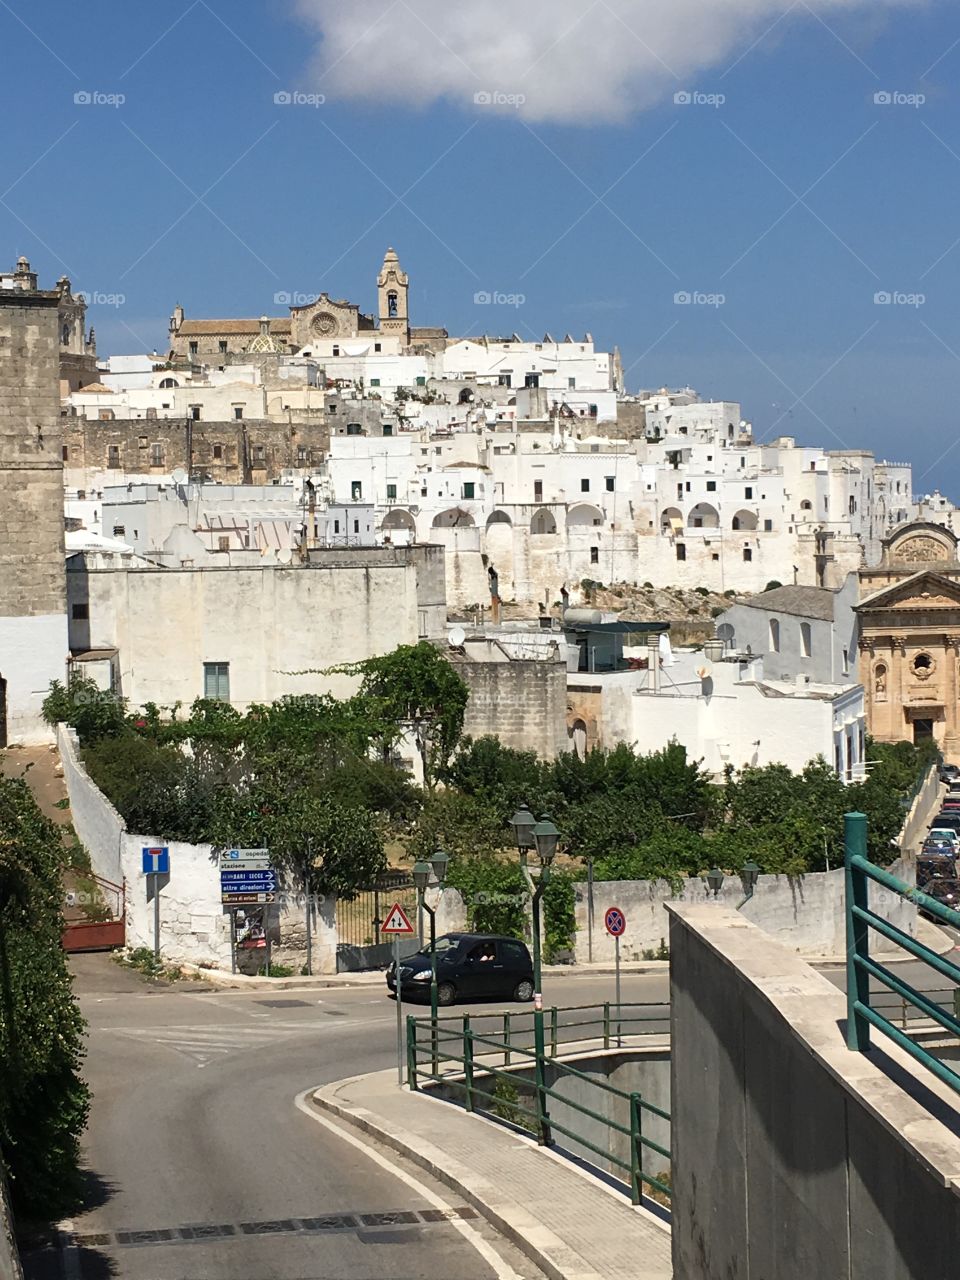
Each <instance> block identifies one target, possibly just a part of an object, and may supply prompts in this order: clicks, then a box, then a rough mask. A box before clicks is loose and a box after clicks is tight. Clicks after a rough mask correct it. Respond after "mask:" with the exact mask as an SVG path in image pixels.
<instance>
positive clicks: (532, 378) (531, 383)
mask: <svg viewBox="0 0 960 1280" xmlns="http://www.w3.org/2000/svg"><path fill="white" fill-rule="evenodd" d="M523 385H524V386H525V387H539V385H540V375H539V373H528V374H527V375H526V376H525V377H524V379H523Z"/></svg>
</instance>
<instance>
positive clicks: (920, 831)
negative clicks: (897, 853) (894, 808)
mask: <svg viewBox="0 0 960 1280" xmlns="http://www.w3.org/2000/svg"><path fill="white" fill-rule="evenodd" d="M945 789H946V788H945V787H944V786H943V784H942V783H941V781H940V771H939V769H938V768H937V766H936V765H931V766H930V768H929V769H928V770H927V776H926V777H925V778H924V780H923V785H922V786H921V787H920V790H919V791H918V792H917V794H916V795H915V796H914V798H913V803H912V804H911V806H910V810H909V812H908V813H907V816H906V818H905V819H904V823H903V828H902V830H901V832H900V841H899V842H900V848H901V849H902V850H903V852H904V853H905V854H907V853H911V852H912V853H917V852H919V850H920V847H921V845H922V844H923V840H924V837H925V836H926V834H927V831H928V829H929V827H930V823H931V821H932V820H933V818H934V817H936V813H937V809H938V808H939V805H940V797H941V793H942V792H943V791H944V790H945Z"/></svg>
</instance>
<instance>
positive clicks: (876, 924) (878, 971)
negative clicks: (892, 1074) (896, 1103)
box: [844, 813, 960, 1092]
mask: <svg viewBox="0 0 960 1280" xmlns="http://www.w3.org/2000/svg"><path fill="white" fill-rule="evenodd" d="M844 845H845V859H844V860H845V866H846V923H847V1045H848V1047H849V1048H851V1049H855V1050H857V1051H859V1052H861V1053H863V1052H865V1051H866V1050H867V1049H869V1048H870V1028H871V1027H876V1029H877V1030H878V1031H882V1032H883V1034H884V1035H886V1036H889V1038H890V1039H891V1040H893V1041H895V1042H896V1043H897V1044H898V1045H900V1047H901V1048H902V1049H905V1050H906V1051H907V1053H909V1054H910V1055H911V1056H912V1057H914V1058H916V1059H917V1061H918V1062H921V1063H923V1065H924V1066H925V1067H927V1068H928V1070H930V1071H932V1072H933V1073H934V1075H936V1076H937V1077H939V1079H941V1080H942V1081H944V1083H945V1084H948V1085H950V1087H951V1088H953V1089H956V1090H957V1092H960V1073H958V1072H956V1071H954V1070H953V1068H952V1067H949V1066H948V1065H947V1064H946V1063H945V1062H942V1061H941V1060H940V1059H939V1058H937V1057H934V1055H933V1054H931V1053H928V1052H927V1050H926V1049H924V1048H923V1047H922V1046H921V1045H918V1044H917V1043H916V1041H915V1040H914V1039H912V1038H911V1037H910V1036H909V1035H907V1034H906V1030H905V1027H906V1023H907V1015H906V1006H907V1005H909V1006H910V1007H912V1008H913V1009H916V1010H918V1011H919V1012H920V1014H921V1015H922V1016H923V1017H926V1018H930V1019H932V1020H933V1021H934V1022H935V1023H937V1024H938V1025H939V1026H941V1027H943V1029H944V1030H945V1031H947V1032H949V1033H951V1034H952V1035H955V1036H958V1037H960V1016H958V1012H960V1011H958V1006H957V1003H956V997H953V999H952V1000H949V999H948V1000H947V1001H941V1000H939V999H933V998H932V996H933V995H937V996H940V995H941V993H940V992H936V993H928V992H924V991H919V990H918V989H917V988H916V987H914V986H912V985H911V984H910V983H909V982H907V981H906V980H905V979H903V978H901V977H899V976H898V975H897V974H895V973H893V972H892V971H891V970H890V969H888V968H887V966H886V965H883V964H880V963H879V961H877V960H873V959H871V957H870V930H871V929H874V930H876V932H877V933H879V934H881V935H882V936H883V937H884V938H887V939H888V940H889V941H890V942H894V943H896V944H897V945H898V946H900V947H902V948H903V950H904V951H906V952H908V953H909V954H910V955H912V956H913V957H914V958H915V959H917V960H920V961H922V962H923V963H924V964H927V965H929V966H930V967H931V968H932V969H935V970H936V971H937V972H938V973H940V974H942V975H943V976H944V977H945V978H949V979H950V980H951V981H952V982H954V983H960V967H958V966H957V965H955V964H953V963H952V961H950V960H947V959H945V958H944V957H943V956H940V955H938V954H937V953H936V952H935V951H932V950H931V949H930V948H929V947H927V946H924V944H923V943H922V942H918V941H917V939H916V938H912V937H911V936H910V935H909V934H908V933H905V932H904V931H903V930H902V929H900V928H898V927H897V926H896V925H893V924H891V923H890V921H889V920H885V919H884V918H883V917H882V916H880V915H878V914H877V913H876V912H875V911H873V910H871V908H870V903H869V891H868V890H869V882H870V881H873V883H874V884H878V885H882V886H883V888H885V889H888V890H890V891H891V892H892V893H895V894H898V895H899V896H900V897H902V898H905V899H907V900H909V901H910V902H913V903H915V904H916V906H917V907H919V908H921V909H922V910H923V911H924V912H926V913H927V914H929V915H931V916H933V917H934V918H935V919H937V920H940V921H941V922H942V923H943V924H948V925H952V926H953V927H954V928H960V912H957V911H952V910H951V909H950V908H949V907H945V906H943V904H942V903H940V902H937V900H936V899H935V898H931V897H930V896H929V894H926V893H922V892H921V891H920V890H919V889H914V888H911V887H910V885H906V884H904V883H903V882H902V881H901V880H898V879H897V878H896V877H895V876H892V875H890V873H889V872H888V871H884V870H882V869H881V868H880V867H877V866H874V864H873V863H872V862H871V861H870V859H869V858H868V857H867V819H866V816H865V815H864V814H862V813H848V814H846V816H845V817H844ZM871 978H874V979H876V981H877V982H880V983H882V984H883V986H885V987H886V988H887V989H888V990H889V991H891V992H893V993H894V995H896V996H899V998H900V1002H901V1007H902V1010H903V1013H902V1018H901V1023H902V1026H901V1027H897V1026H896V1025H895V1024H894V1023H893V1022H891V1021H890V1019H889V1018H887V1017H886V1016H885V1015H884V1014H883V1013H881V1011H880V1008H879V1007H878V1001H877V999H876V998H872V997H871V994H870V979H871ZM946 994H948V995H949V993H946ZM950 1003H952V1005H953V1012H950V1011H949V1009H948V1008H947V1007H945V1005H947V1004H950Z"/></svg>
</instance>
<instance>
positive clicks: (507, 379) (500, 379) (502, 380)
mask: <svg viewBox="0 0 960 1280" xmlns="http://www.w3.org/2000/svg"><path fill="white" fill-rule="evenodd" d="M497 383H498V385H499V386H501V387H512V386H513V375H512V374H509V373H501V374H499V375H498V376H497Z"/></svg>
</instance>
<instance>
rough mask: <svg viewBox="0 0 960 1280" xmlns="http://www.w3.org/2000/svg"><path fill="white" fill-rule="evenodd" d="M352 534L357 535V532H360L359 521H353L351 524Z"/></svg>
mask: <svg viewBox="0 0 960 1280" xmlns="http://www.w3.org/2000/svg"><path fill="white" fill-rule="evenodd" d="M353 532H354V533H359V532H360V521H359V520H354V522H353Z"/></svg>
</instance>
